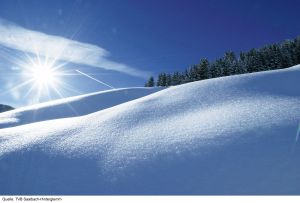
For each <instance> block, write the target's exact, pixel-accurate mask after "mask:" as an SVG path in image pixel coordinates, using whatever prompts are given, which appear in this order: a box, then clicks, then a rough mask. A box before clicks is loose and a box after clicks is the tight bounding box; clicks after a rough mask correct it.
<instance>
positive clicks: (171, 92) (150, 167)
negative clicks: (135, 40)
mask: <svg viewBox="0 0 300 203" xmlns="http://www.w3.org/2000/svg"><path fill="white" fill-rule="evenodd" d="M299 78H300V66H295V67H292V68H288V69H284V70H277V71H270V72H263V73H253V74H246V75H237V76H230V77H223V78H217V79H210V80H205V81H199V82H192V83H188V84H184V85H179V86H175V87H170V88H167V89H164V90H161V91H159V92H156V93H153V94H150V95H148V96H145V97H142V98H139V99H135V100H132V101H128V100H127V101H128V102H124V103H122V104H120V105H117V106H113V105H111V106H107V107H111V108H107V107H103V108H102V107H99V106H98V105H99V103H98V102H99V101H100V100H97V102H94V103H93V102H92V103H89V109H90V111H88V112H87V111H86V110H82V109H83V107H84V105H83V104H81V101H83V100H77V101H78V104H77V105H76V106H75V107H74V105H73V104H72V106H73V108H74V109H75V110H76V111H77V112H82V111H83V112H84V113H82V114H80V113H79V114H80V115H82V116H77V117H70V116H73V114H72V115H71V114H68V115H66V116H58V117H56V118H61V119H56V120H48V121H46V120H47V119H49V118H50V119H53V117H51V116H48V114H47V113H45V115H44V114H43V113H42V112H41V116H40V117H42V118H47V119H44V120H45V121H43V122H36V123H32V124H26V125H21V126H17V127H11V126H9V125H8V127H11V128H4V129H1V130H0V143H1V144H0V159H1V162H0V194H30V195H31V194H48V195H52V194H85V195H87V194H165V195H168V194H190V195H191V194H206V195H211V194H226V195H230V194H298V195H299V194H300V192H299V189H298V188H299V187H300V175H299V167H300V160H299V157H298V154H299V152H300V146H299V140H298V137H299V131H300V129H299V128H300V126H299V123H300V113H299V112H300V87H299ZM128 91H132V92H135V91H137V89H132V90H128ZM155 91H156V90H155ZM116 94H119V93H118V91H116ZM105 95H106V94H105ZM105 95H104V94H103V98H102V99H103V100H105V99H106V96H105ZM117 97H118V98H122V97H123V96H120V97H119V96H117ZM102 99H101V100H102ZM92 100H93V99H92ZM107 101H113V100H112V99H111V98H107ZM54 103H55V102H54ZM120 103H121V102H120ZM62 104H63V105H64V106H66V105H68V104H67V103H64V102H62ZM49 106H51V105H49ZM49 106H48V104H46V105H45V106H44V107H43V108H46V109H47V108H48V107H49ZM112 106H113V107H112ZM51 108H52V107H51ZM51 108H50V107H49V109H51ZM52 110H53V112H56V111H58V110H57V109H55V108H54V109H52ZM30 111H32V112H33V109H31V107H29V108H28V109H27V110H26V112H30ZM22 112H24V111H22ZM25 114H26V113H21V115H25ZM3 115H4V114H3ZM5 115H13V114H5ZM16 115H17V113H16ZM1 116H2V114H1ZM65 117H69V118H65ZM15 118H17V119H20V121H21V122H22V123H23V124H25V123H30V122H31V120H29V122H27V121H28V119H29V118H30V116H29V117H26V116H24V117H22V118H20V117H15ZM39 120H40V121H41V119H39ZM298 126H299V127H298ZM297 133H298V134H297Z"/></svg>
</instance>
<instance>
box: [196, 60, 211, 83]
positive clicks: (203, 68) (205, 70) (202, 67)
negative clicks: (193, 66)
mask: <svg viewBox="0 0 300 203" xmlns="http://www.w3.org/2000/svg"><path fill="white" fill-rule="evenodd" d="M198 75H199V76H198V78H199V79H200V80H205V79H208V78H209V61H208V60H207V59H201V60H200V64H199V68H198Z"/></svg>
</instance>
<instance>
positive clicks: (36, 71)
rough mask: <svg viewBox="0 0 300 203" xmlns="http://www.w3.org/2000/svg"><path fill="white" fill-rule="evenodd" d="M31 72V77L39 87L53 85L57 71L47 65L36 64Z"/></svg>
mask: <svg viewBox="0 0 300 203" xmlns="http://www.w3.org/2000/svg"><path fill="white" fill-rule="evenodd" d="M31 72H32V73H31V74H32V76H31V77H32V79H33V80H34V82H35V83H36V84H37V85H38V86H39V87H43V86H49V85H54V84H55V82H56V80H57V76H56V75H57V73H56V72H55V70H54V69H53V67H51V66H49V65H36V66H34V67H33V68H32V70H31Z"/></svg>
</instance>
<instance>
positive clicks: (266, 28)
mask: <svg viewBox="0 0 300 203" xmlns="http://www.w3.org/2000/svg"><path fill="white" fill-rule="evenodd" d="M299 7H300V1H296V0H286V1H272V0H268V1H266V0H251V1H250V0H249V1H247V0H245V1H237V0H231V1H230V0H228V1H225V0H224V1H221V0H219V1H216V0H212V1H201V0H185V1H183V0H180V1H178V0H160V1H159V0H109V1H108V0H106V1H102V0H82V1H80V0H77V1H75V0H74V1H71V0H51V1H50V0H48V1H46V0H43V1H41V0H35V1H32V0H26V1H24V0H19V1H16V0H1V1H0V29H1V26H2V29H3V30H4V32H6V31H7V30H8V31H7V39H4V40H1V39H0V41H1V42H0V82H1V83H2V85H1V87H0V91H1V93H0V103H6V104H11V105H14V106H24V105H28V104H30V103H35V102H39V101H38V100H36V99H34V97H35V96H36V92H35V90H32V91H31V92H30V93H28V94H27V92H28V91H29V89H30V85H27V86H26V85H25V86H22V87H21V88H15V89H13V90H12V88H13V87H15V86H17V85H18V84H21V83H22V82H24V81H23V80H24V78H23V77H22V74H23V72H24V70H23V67H18V66H19V65H20V61H22V60H24V61H26V60H25V59H26V57H24V55H29V56H30V57H31V56H32V57H33V55H34V54H32V52H30V51H32V50H31V49H33V48H32V46H31V44H32V43H34V42H36V44H38V45H37V46H39V47H41V48H40V49H39V51H40V52H43V53H44V52H47V51H49V50H50V49H47V48H45V47H46V46H48V45H49V46H50V45H51V47H52V45H53V46H56V44H57V43H59V41H60V39H62V40H64V42H65V41H66V40H71V41H67V42H69V43H70V44H71V45H70V46H68V48H69V49H70V50H74V49H77V48H78V53H77V52H76V54H75V55H76V56H72V57H70V55H69V54H68V52H65V53H63V54H62V55H61V59H62V60H61V61H63V60H70V61H69V63H67V64H66V65H65V66H63V67H62V68H61V69H62V70H63V71H67V72H68V73H69V74H68V75H65V76H62V77H61V78H60V79H61V80H63V81H64V83H67V84H68V88H66V87H60V86H57V89H58V90H59V92H60V93H61V95H58V94H57V93H56V92H55V91H53V90H50V93H49V95H41V96H40V101H46V100H50V99H56V98H59V97H61V96H63V97H67V96H73V95H78V94H82V93H89V92H94V91H100V90H105V89H108V87H107V86H104V85H101V84H99V83H97V82H96V81H94V80H91V79H89V78H87V77H85V76H83V75H80V74H78V72H76V71H75V70H80V71H82V72H84V73H87V74H90V75H91V76H93V77H94V78H96V79H97V80H100V81H103V82H105V83H107V84H109V85H111V86H113V87H130V86H143V84H144V82H145V81H146V79H145V77H147V76H148V75H151V74H152V75H156V74H157V73H159V72H162V71H165V72H173V71H181V70H184V69H185V68H187V67H188V66H189V65H192V64H195V63H198V62H199V61H200V58H208V59H210V60H213V59H215V58H217V57H221V56H222V54H223V53H224V52H225V51H227V50H232V51H235V52H239V51H242V50H244V51H245V50H249V49H251V48H255V47H260V46H263V45H265V44H268V43H274V42H280V41H282V40H284V39H289V38H290V39H291V38H295V37H296V36H298V35H299V34H300V24H299V22H297V21H298V19H300V12H299V11H298V10H299ZM23 32H24V33H27V34H28V36H29V35H30V36H33V37H34V38H35V37H36V38H37V40H33V41H34V42H31V44H30V43H29V42H28V40H27V38H26V37H24V38H22V37H20V36H19V35H17V34H20V33H21V34H20V35H22V33H23ZM16 33H17V34H16ZM31 33H34V34H31ZM15 35H16V36H17V37H19V39H18V40H17V41H13V42H10V41H9V40H11V38H12V37H14V36H15ZM59 37H61V38H59ZM0 38H1V35H0ZM13 39H14V38H13ZM82 47H83V48H82ZM51 50H52V51H53V49H52V48H51ZM51 50H50V52H51ZM53 52H54V51H53ZM93 53H96V54H95V56H94V54H93ZM78 55H80V56H82V57H81V58H78ZM87 55H92V58H91V57H88V56H87ZM51 56H52V55H51ZM16 61H18V62H16ZM61 61H59V63H61ZM84 61H89V62H84ZM24 63H26V62H24ZM95 66H96V67H95ZM103 66H105V67H103ZM114 67H116V68H114ZM104 68H105V69H104ZM70 89H72V90H70Z"/></svg>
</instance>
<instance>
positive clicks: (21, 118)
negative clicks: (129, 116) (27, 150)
mask: <svg viewBox="0 0 300 203" xmlns="http://www.w3.org/2000/svg"><path fill="white" fill-rule="evenodd" d="M161 89H162V88H140V87H134V88H122V89H115V90H107V91H101V92H95V93H91V94H86V95H81V96H76V97H70V98H65V99H59V100H55V101H50V102H45V103H41V104H37V105H33V106H28V107H24V108H18V109H16V110H14V111H10V112H7V113H3V114H1V115H0V128H5V127H13V126H17V125H23V124H28V123H33V122H39V121H45V120H51V119H58V118H67V117H73V116H82V115H86V114H89V113H93V112H96V111H99V110H102V109H105V108H109V107H112V106H115V105H118V104H121V103H124V102H127V101H130V100H134V99H137V98H140V97H143V96H146V95H148V94H152V93H154V92H156V91H159V90H161Z"/></svg>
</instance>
